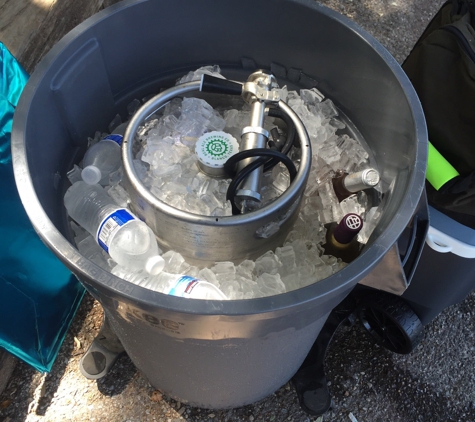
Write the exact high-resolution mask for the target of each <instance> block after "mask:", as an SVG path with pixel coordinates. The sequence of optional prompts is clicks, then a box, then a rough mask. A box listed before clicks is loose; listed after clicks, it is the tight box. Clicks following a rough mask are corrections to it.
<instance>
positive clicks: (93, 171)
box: [81, 165, 102, 185]
mask: <svg viewBox="0 0 475 422" xmlns="http://www.w3.org/2000/svg"><path fill="white" fill-rule="evenodd" d="M81 177H82V180H84V181H85V182H86V183H87V184H88V185H95V184H97V183H99V181H100V180H101V179H102V174H101V171H100V170H99V169H98V168H97V167H96V166H92V165H91V166H87V167H84V168H83V170H82V172H81Z"/></svg>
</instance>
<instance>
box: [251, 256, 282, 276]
mask: <svg viewBox="0 0 475 422" xmlns="http://www.w3.org/2000/svg"><path fill="white" fill-rule="evenodd" d="M281 267H282V263H281V262H280V260H279V258H278V257H277V256H276V255H275V253H274V252H273V251H268V252H266V253H265V254H264V255H261V256H260V257H259V258H257V259H256V261H255V268H254V272H255V274H256V275H257V276H260V275H262V274H264V273H268V274H277V273H278V272H279V269H280V268H281Z"/></svg>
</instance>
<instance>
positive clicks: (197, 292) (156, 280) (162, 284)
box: [112, 266, 227, 300]
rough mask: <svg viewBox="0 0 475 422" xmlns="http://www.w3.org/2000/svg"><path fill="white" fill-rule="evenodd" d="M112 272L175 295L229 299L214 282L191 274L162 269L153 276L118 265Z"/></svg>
mask: <svg viewBox="0 0 475 422" xmlns="http://www.w3.org/2000/svg"><path fill="white" fill-rule="evenodd" d="M112 273H113V274H115V275H116V276H118V277H121V278H123V279H124V280H127V281H130V282H131V283H134V284H136V285H137V286H141V287H144V288H146V289H150V290H154V291H156V292H160V293H165V294H169V295H173V296H179V297H185V298H191V299H209V300H226V299H227V297H226V295H225V294H224V293H223V292H222V291H221V290H219V289H218V288H217V287H216V286H215V285H214V284H211V283H209V282H207V281H205V280H200V279H198V278H195V277H191V276H189V275H184V274H170V273H167V272H165V271H162V272H161V273H160V274H158V275H155V276H151V275H150V274H146V273H144V272H143V271H141V272H138V273H130V272H126V271H124V270H123V269H122V268H119V267H118V266H117V267H115V268H114V269H113V270H112Z"/></svg>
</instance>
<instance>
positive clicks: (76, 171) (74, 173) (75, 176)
mask: <svg viewBox="0 0 475 422" xmlns="http://www.w3.org/2000/svg"><path fill="white" fill-rule="evenodd" d="M81 172H82V169H81V167H79V166H77V165H76V164H74V166H73V168H72V169H71V170H69V171H68V173H67V176H68V179H69V181H70V182H71V184H72V185H74V184H75V183H76V182H80V181H81V180H82V176H81Z"/></svg>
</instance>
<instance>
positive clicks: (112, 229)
mask: <svg viewBox="0 0 475 422" xmlns="http://www.w3.org/2000/svg"><path fill="white" fill-rule="evenodd" d="M133 220H136V217H135V216H134V215H133V214H131V213H130V212H129V211H128V210H127V209H125V208H121V209H118V210H117V211H114V212H113V213H111V214H109V215H108V216H107V217H106V218H104V220H102V223H101V224H100V225H99V229H98V230H97V234H96V240H97V243H98V244H99V246H100V247H101V248H102V249H104V250H105V251H106V252H107V253H109V246H110V243H111V242H112V239H113V238H114V235H115V234H116V233H117V230H119V229H120V228H121V227H122V226H124V225H125V224H127V223H128V222H130V221H133Z"/></svg>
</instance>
